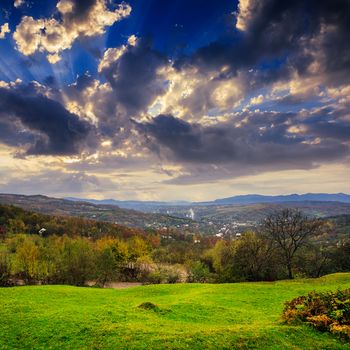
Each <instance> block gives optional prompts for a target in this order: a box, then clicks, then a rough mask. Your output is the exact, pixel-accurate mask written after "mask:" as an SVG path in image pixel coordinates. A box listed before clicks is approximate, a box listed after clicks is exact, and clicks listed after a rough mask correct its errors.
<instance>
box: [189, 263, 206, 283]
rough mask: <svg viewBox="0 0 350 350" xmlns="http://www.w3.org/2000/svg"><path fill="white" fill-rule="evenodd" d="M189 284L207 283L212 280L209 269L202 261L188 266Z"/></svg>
mask: <svg viewBox="0 0 350 350" xmlns="http://www.w3.org/2000/svg"><path fill="white" fill-rule="evenodd" d="M187 269H188V277H187V282H190V283H205V282H209V280H210V275H211V274H210V271H209V267H208V266H207V265H205V264H203V263H202V262H201V261H194V262H190V263H189V264H188V268H187Z"/></svg>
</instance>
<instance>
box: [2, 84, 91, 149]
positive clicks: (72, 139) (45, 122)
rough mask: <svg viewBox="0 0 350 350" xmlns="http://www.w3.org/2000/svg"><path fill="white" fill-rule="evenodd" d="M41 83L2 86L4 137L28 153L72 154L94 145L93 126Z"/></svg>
mask: <svg viewBox="0 0 350 350" xmlns="http://www.w3.org/2000/svg"><path fill="white" fill-rule="evenodd" d="M36 90H37V86H35V84H34V83H33V84H31V85H28V86H22V85H20V86H9V87H0V123H1V132H0V141H2V142H4V143H6V144H8V145H11V146H18V147H21V148H22V149H23V150H24V151H25V153H26V154H27V155H72V154H77V153H79V152H81V151H82V150H83V149H84V148H86V147H88V145H89V146H93V145H94V142H95V141H94V139H93V138H92V136H93V128H92V127H91V126H90V124H88V123H87V122H85V121H83V120H81V119H79V118H78V117H77V116H76V115H74V114H72V113H69V112H68V111H67V110H66V109H65V108H64V107H63V106H62V105H61V104H60V103H58V102H56V101H54V100H51V99H50V98H48V97H46V96H44V95H42V94H40V93H39V92H37V91H36Z"/></svg>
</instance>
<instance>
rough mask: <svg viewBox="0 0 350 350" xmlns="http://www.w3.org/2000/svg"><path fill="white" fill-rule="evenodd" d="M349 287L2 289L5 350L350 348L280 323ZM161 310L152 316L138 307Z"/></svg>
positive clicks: (348, 279) (349, 279) (334, 280)
mask: <svg viewBox="0 0 350 350" xmlns="http://www.w3.org/2000/svg"><path fill="white" fill-rule="evenodd" d="M349 287H350V273H348V274H346V273H343V274H334V275H329V276H325V277H323V278H320V279H315V280H295V281H280V282H276V283H237V284H219V285H211V284H202V285H200V284H178V285H156V286H142V287H136V288H132V289H127V290H113V289H95V288H78V287H70V286H28V287H16V288H0V348H1V349H254V348H256V349H350V346H349V344H347V343H344V342H341V341H340V340H338V339H337V338H335V337H334V336H331V335H329V334H324V333H319V332H318V331H315V330H313V329H311V328H310V327H308V326H305V325H301V326H287V325H284V324H282V323H281V320H280V315H281V312H282V308H283V303H284V301H286V300H289V299H291V298H293V297H296V296H298V295H300V294H305V293H307V292H308V291H310V290H330V289H332V290H335V289H338V288H341V289H344V288H349ZM144 302H152V303H154V304H156V305H158V308H156V309H154V310H152V309H151V310H146V309H142V308H139V307H138V306H139V305H140V304H142V303H144Z"/></svg>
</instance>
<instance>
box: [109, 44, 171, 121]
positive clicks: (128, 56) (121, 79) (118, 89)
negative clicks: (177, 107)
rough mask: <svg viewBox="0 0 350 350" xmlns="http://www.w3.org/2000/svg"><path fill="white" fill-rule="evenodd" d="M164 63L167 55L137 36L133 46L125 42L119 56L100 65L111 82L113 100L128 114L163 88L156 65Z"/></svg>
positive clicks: (143, 105) (138, 110)
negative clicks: (113, 94) (125, 45)
mask: <svg viewBox="0 0 350 350" xmlns="http://www.w3.org/2000/svg"><path fill="white" fill-rule="evenodd" d="M166 63H167V59H166V58H165V57H164V56H162V55H160V54H159V53H157V52H156V51H154V50H153V49H152V46H151V43H150V42H149V41H148V40H147V39H138V40H137V43H136V45H135V46H133V45H128V47H127V49H126V51H125V52H124V53H123V54H122V56H121V57H119V58H118V59H117V60H116V61H115V62H111V64H110V65H109V66H108V68H104V69H103V70H102V74H103V75H104V76H105V77H106V79H107V80H108V81H109V83H110V84H111V86H112V88H113V90H114V92H115V95H116V101H117V102H118V103H119V104H120V105H121V106H122V107H123V108H125V109H126V110H127V112H128V114H129V115H131V116H132V115H135V114H137V113H138V112H141V111H142V110H144V109H145V108H146V107H148V106H149V104H150V103H151V102H152V101H153V100H154V99H155V97H157V96H159V95H162V94H163V93H164V92H165V90H166V86H165V83H164V79H162V78H160V77H159V76H158V69H159V68H161V67H162V66H164V65H166Z"/></svg>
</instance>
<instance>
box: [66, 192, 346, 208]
mask: <svg viewBox="0 0 350 350" xmlns="http://www.w3.org/2000/svg"><path fill="white" fill-rule="evenodd" d="M64 199H66V200H71V201H83V202H89V203H94V204H104V205H117V206H119V207H120V208H125V209H135V210H145V209H146V208H147V207H161V206H208V205H234V204H238V205H240V204H258V203H288V202H341V203H350V195H349V194H346V193H342V192H339V193H304V194H296V193H293V194H289V195H261V194H247V195H237V196H232V197H227V198H218V199H215V200H212V201H202V202H190V201H181V200H180V201H140V200H115V199H102V200H98V199H88V198H76V197H66V198H64Z"/></svg>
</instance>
